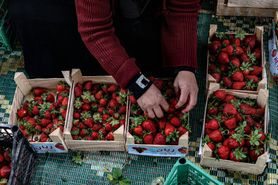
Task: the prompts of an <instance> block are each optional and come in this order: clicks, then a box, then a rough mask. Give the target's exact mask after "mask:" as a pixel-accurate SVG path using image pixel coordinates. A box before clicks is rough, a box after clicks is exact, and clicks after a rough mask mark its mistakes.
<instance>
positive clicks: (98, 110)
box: [97, 107, 114, 113]
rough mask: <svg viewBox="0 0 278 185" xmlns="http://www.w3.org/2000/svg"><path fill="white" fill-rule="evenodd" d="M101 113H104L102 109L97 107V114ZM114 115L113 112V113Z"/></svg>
mask: <svg viewBox="0 0 278 185" xmlns="http://www.w3.org/2000/svg"><path fill="white" fill-rule="evenodd" d="M103 111H104V107H99V108H98V109H97V112H98V113H103ZM113 113H114V112H113Z"/></svg>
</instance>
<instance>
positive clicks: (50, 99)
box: [46, 93, 55, 103]
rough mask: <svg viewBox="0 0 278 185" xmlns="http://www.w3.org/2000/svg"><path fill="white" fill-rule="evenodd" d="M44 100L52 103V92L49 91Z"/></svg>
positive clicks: (53, 99)
mask: <svg viewBox="0 0 278 185" xmlns="http://www.w3.org/2000/svg"><path fill="white" fill-rule="evenodd" d="M46 101H47V102H50V103H53V102H54V101H55V97H54V95H53V94H52V93H49V94H48V95H47V97H46Z"/></svg>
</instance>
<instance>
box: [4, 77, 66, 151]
mask: <svg viewBox="0 0 278 185" xmlns="http://www.w3.org/2000/svg"><path fill="white" fill-rule="evenodd" d="M63 74H64V77H65V78H46V79H43V78H41V79H27V77H26V76H25V75H24V73H22V72H18V73H15V77H14V80H15V83H16V85H17V87H16V90H15V95H14V99H13V104H12V108H11V114H10V117H9V124H15V125H17V116H16V114H17V109H19V108H20V106H21V104H22V103H23V101H24V99H25V98H26V97H28V96H29V94H30V91H31V89H32V88H34V87H42V88H46V89H49V90H54V89H55V88H56V84H57V83H58V82H59V81H66V82H67V83H68V84H69V85H70V86H71V82H70V81H69V72H63ZM68 112H69V104H68V109H67V115H66V118H65V122H66V121H67V119H68ZM49 137H50V139H51V140H52V142H30V144H31V146H32V147H33V148H34V150H35V151H36V152H37V153H46V152H49V153H65V152H67V151H68V150H67V147H66V145H65V142H64V138H63V134H62V132H61V130H60V128H57V129H56V130H55V131H53V132H52V133H51V134H50V135H49ZM62 148H64V149H62Z"/></svg>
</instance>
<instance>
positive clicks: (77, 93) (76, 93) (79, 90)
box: [74, 83, 83, 97]
mask: <svg viewBox="0 0 278 185" xmlns="http://www.w3.org/2000/svg"><path fill="white" fill-rule="evenodd" d="M80 86H81V84H80V83H78V84H76V86H75V87H74V96H75V97H80V96H81V95H82V94H83V90H82V86H81V87H80Z"/></svg>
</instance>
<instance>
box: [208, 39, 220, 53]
mask: <svg viewBox="0 0 278 185" xmlns="http://www.w3.org/2000/svg"><path fill="white" fill-rule="evenodd" d="M220 47H221V42H220V41H213V42H212V43H211V44H209V51H210V53H212V54H216V53H217V50H218V49H219V48H220Z"/></svg>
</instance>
